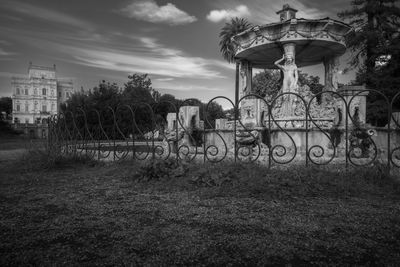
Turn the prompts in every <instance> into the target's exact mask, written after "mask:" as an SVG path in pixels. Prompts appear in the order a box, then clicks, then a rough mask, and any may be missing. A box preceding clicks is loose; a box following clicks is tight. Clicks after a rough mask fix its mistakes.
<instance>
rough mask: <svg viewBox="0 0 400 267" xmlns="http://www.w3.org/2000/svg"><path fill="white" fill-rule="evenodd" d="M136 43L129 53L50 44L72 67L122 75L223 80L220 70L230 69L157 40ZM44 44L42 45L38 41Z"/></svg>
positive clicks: (135, 38)
mask: <svg viewBox="0 0 400 267" xmlns="http://www.w3.org/2000/svg"><path fill="white" fill-rule="evenodd" d="M131 39H132V40H134V42H135V43H132V44H131V47H130V48H129V49H124V48H120V49H117V48H114V47H112V46H108V45H107V46H99V45H98V44H97V45H96V46H87V47H84V46H83V47H82V46H79V47H78V46H76V45H65V44H56V43H53V44H51V45H50V44H49V45H48V46H50V47H53V48H56V49H57V50H59V51H63V52H64V53H66V54H67V55H68V56H69V57H72V58H74V63H76V64H80V65H84V66H90V67H94V68H99V69H106V70H111V71H119V72H124V73H134V72H139V73H148V74H152V75H159V76H163V77H165V78H183V77H185V78H196V79H216V78H225V77H224V76H223V75H221V73H220V71H219V70H220V69H221V68H226V69H231V66H230V65H229V64H228V63H225V64H224V63H223V62H222V61H218V60H215V59H205V58H202V57H194V56H190V55H187V54H185V53H184V52H183V51H181V50H178V49H174V48H168V47H164V46H163V45H161V44H159V43H158V42H157V40H156V39H154V38H149V37H132V38H131ZM41 42H43V41H41Z"/></svg>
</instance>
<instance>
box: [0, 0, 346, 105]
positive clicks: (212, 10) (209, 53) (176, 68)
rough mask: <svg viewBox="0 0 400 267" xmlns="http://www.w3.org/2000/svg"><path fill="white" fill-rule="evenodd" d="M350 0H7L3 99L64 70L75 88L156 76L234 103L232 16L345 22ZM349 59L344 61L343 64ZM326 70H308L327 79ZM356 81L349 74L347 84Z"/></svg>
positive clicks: (159, 81)
mask: <svg viewBox="0 0 400 267" xmlns="http://www.w3.org/2000/svg"><path fill="white" fill-rule="evenodd" d="M349 2H350V1H349V0H330V1H320V0H285V1H283V0H249V1H239V0H114V1H107V0H84V1H83V0H68V1H65V0H62V1H61V0H35V1H32V0H25V1H24V0H1V1H0V96H5V95H11V76H13V75H16V74H17V75H18V74H26V73H27V68H28V64H29V62H30V61H32V62H33V64H35V65H43V66H52V65H53V64H56V65H57V70H58V76H59V77H67V78H72V79H73V80H74V84H75V88H77V89H79V88H81V86H83V88H84V89H88V88H93V87H94V86H95V85H97V84H98V83H99V81H101V80H103V79H105V80H107V81H111V82H117V83H118V84H119V85H120V86H122V85H123V83H124V82H126V81H127V76H128V74H130V73H148V74H149V75H150V78H151V79H152V82H153V87H154V88H156V89H158V90H159V91H160V92H161V93H172V94H174V95H176V96H177V97H178V98H188V97H196V98H200V99H202V100H206V99H210V98H212V97H214V96H217V95H225V96H228V97H230V98H233V95H234V93H233V91H234V75H235V74H234V65H232V64H228V63H226V62H225V61H224V60H223V58H222V57H221V55H220V53H219V47H218V42H219V37H218V34H219V31H220V29H221V28H222V27H223V25H224V23H225V22H226V20H228V19H229V18H230V17H232V16H239V17H245V18H248V19H249V21H251V22H252V23H255V24H265V23H270V22H276V21H278V17H277V15H276V14H275V12H276V11H277V10H280V9H281V7H282V5H283V4H284V3H289V4H290V5H291V6H293V7H295V8H296V9H299V10H300V11H299V12H298V14H297V17H302V18H324V17H331V18H334V19H337V16H336V14H337V13H338V12H339V11H341V10H343V9H347V8H348V7H349ZM342 61H343V62H344V60H342ZM321 68H322V66H315V67H312V68H307V69H305V71H306V72H308V73H311V74H321V73H322V69H321ZM351 78H352V77H351V76H349V75H341V77H339V80H341V81H344V82H347V81H348V80H349V79H351Z"/></svg>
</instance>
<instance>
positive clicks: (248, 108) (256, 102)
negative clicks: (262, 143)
mask: <svg viewBox="0 0 400 267" xmlns="http://www.w3.org/2000/svg"><path fill="white" fill-rule="evenodd" d="M240 103H241V107H240V118H241V122H242V124H243V125H244V126H246V127H250V128H254V127H261V126H263V125H262V120H263V114H267V106H266V105H265V103H264V101H263V100H261V99H243V100H242V101H241V102H240Z"/></svg>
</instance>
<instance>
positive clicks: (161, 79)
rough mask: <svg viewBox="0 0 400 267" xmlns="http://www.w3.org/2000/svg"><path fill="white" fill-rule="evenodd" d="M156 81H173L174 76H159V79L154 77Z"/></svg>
mask: <svg viewBox="0 0 400 267" xmlns="http://www.w3.org/2000/svg"><path fill="white" fill-rule="evenodd" d="M154 80H155V81H159V82H170V81H173V80H174V78H157V79H154Z"/></svg>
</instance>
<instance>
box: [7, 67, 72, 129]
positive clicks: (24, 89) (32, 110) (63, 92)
mask: <svg viewBox="0 0 400 267" xmlns="http://www.w3.org/2000/svg"><path fill="white" fill-rule="evenodd" d="M11 86H12V90H13V95H12V102H13V112H12V120H13V122H14V123H15V124H41V123H43V122H45V121H46V119H47V118H48V117H49V116H51V115H55V114H57V113H58V111H59V107H60V104H61V103H63V102H65V101H66V100H67V99H68V98H69V97H70V96H71V95H72V94H73V93H74V88H73V83H72V81H71V80H61V79H57V76H56V66H55V65H54V66H53V67H42V66H35V65H32V63H30V64H29V68H28V76H24V77H12V79H11Z"/></svg>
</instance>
